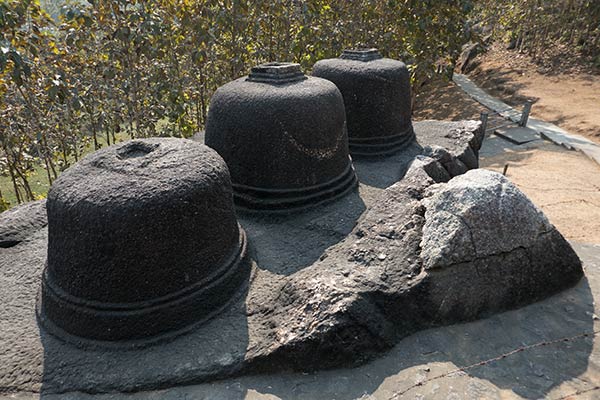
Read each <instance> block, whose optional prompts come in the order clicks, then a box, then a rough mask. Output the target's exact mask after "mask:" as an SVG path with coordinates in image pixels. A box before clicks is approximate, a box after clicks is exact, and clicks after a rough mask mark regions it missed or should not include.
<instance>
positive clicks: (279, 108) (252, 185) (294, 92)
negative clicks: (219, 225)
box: [205, 67, 356, 211]
mask: <svg viewBox="0 0 600 400" xmlns="http://www.w3.org/2000/svg"><path fill="white" fill-rule="evenodd" d="M273 68H275V69H277V68H279V67H273ZM266 70H268V67H266ZM252 80H253V79H252V77H250V78H247V77H243V78H240V79H237V80H235V81H233V82H229V83H227V84H226V85H224V86H222V87H220V88H219V89H217V91H216V92H215V94H214V95H213V97H212V99H211V103H210V108H209V113H208V118H207V123H206V133H205V141H206V144H207V145H208V146H210V147H212V148H213V149H215V150H216V151H217V152H218V153H219V154H220V155H221V156H222V157H223V159H224V160H225V162H226V163H227V165H228V167H229V171H230V173H231V179H232V182H233V188H234V197H235V202H236V204H237V205H238V206H240V207H242V208H247V209H256V210H264V211H267V210H271V211H279V210H290V209H299V208H304V207H306V206H312V205H315V204H318V203H321V202H323V201H326V200H331V199H334V198H338V197H340V196H342V195H344V194H346V193H347V192H348V191H349V190H351V189H353V188H354V187H355V186H356V177H355V173H354V170H353V168H352V163H351V161H350V158H349V155H348V136H347V132H346V124H345V115H344V102H343V100H342V96H341V94H340V92H339V90H338V89H337V88H336V86H335V85H334V84H333V83H331V82H329V81H327V80H325V79H320V78H314V77H308V78H307V79H303V80H300V81H295V82H288V83H285V84H279V83H277V82H275V83H268V82H266V81H265V82H254V81H252Z"/></svg>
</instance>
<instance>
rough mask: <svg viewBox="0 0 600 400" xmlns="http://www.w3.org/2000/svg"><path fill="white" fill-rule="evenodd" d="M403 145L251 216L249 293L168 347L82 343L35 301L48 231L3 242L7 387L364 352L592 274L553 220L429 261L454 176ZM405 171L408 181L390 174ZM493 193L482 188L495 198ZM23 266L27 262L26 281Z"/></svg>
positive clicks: (86, 383)
mask: <svg viewBox="0 0 600 400" xmlns="http://www.w3.org/2000/svg"><path fill="white" fill-rule="evenodd" d="M467 133H468V132H465V133H464V134H465V135H466V134H467ZM431 143H432V144H433V143H435V141H433V142H431ZM411 149H412V147H411ZM414 150H415V151H417V153H416V154H418V150H419V149H418V148H416V149H414ZM405 156H406V155H405V154H404V153H400V155H398V156H396V157H388V158H384V159H382V160H379V161H378V162H376V163H373V162H372V161H369V162H366V161H358V162H356V168H357V170H358V173H359V176H361V174H363V173H364V172H365V171H368V172H369V182H370V184H369V185H367V184H363V185H361V188H360V192H359V193H352V194H351V195H349V196H346V197H344V198H342V199H340V200H339V202H335V203H330V204H328V205H326V206H323V207H319V208H317V209H313V210H310V211H307V212H305V213H303V214H300V215H293V216H289V215H286V216H268V217H262V216H257V215H254V214H252V215H244V216H242V218H241V223H242V225H243V226H244V227H245V229H246V231H247V232H248V236H249V237H250V240H251V242H252V243H253V258H254V260H255V261H256V263H257V265H256V268H255V270H254V274H253V279H252V280H251V282H250V286H249V288H248V291H247V293H246V294H245V296H244V297H243V298H240V299H239V301H237V302H236V303H235V304H234V305H233V306H232V307H231V308H228V309H227V310H226V311H225V312H223V313H222V314H219V315H218V316H216V317H215V318H213V319H211V320H210V321H207V323H206V324H203V325H201V326H199V327H198V329H195V330H192V331H190V332H189V333H187V334H185V335H182V336H180V337H178V338H176V339H175V340H173V341H171V342H167V343H163V344H161V345H158V346H152V347H147V348H142V349H138V350H136V351H126V352H124V351H100V350H93V351H92V350H83V349H80V348H78V347H76V346H72V345H70V344H67V343H63V342H61V341H60V340H58V339H56V338H54V337H52V336H50V335H47V334H45V333H44V331H43V330H42V332H39V331H38V327H37V325H36V323H35V319H34V318H32V314H33V311H32V310H31V309H32V308H33V302H34V300H33V299H34V297H35V289H36V287H37V280H38V279H39V273H38V272H36V271H41V268H42V264H43V260H44V255H43V245H44V244H45V243H46V241H45V240H46V237H45V236H44V235H45V233H44V232H43V230H42V231H41V232H39V234H38V236H39V237H38V238H37V239H36V242H35V243H34V242H33V241H32V242H26V243H21V244H19V245H17V246H15V247H14V248H12V249H7V250H8V252H5V253H2V252H0V284H1V285H2V287H3V288H6V290H8V292H9V293H10V294H11V296H12V297H11V301H10V302H9V303H7V304H4V303H2V304H0V316H1V317H2V320H3V321H7V322H8V323H7V324H5V326H7V328H6V330H7V332H6V335H0V348H4V349H6V351H5V352H4V353H1V352H0V372H3V373H0V388H5V389H4V390H5V391H18V390H23V391H25V390H30V391H31V390H34V391H35V390H40V384H41V382H42V381H43V382H44V388H43V390H44V391H45V392H46V393H61V392H64V391H84V392H110V391H113V392H114V391H142V390H147V389H153V388H154V389H156V388H165V387H169V386H175V385H181V384H187V383H192V382H203V381H211V380H216V379H220V378H223V377H226V376H236V375H241V374H256V373H258V372H260V371H264V372H274V373H280V372H281V371H286V370H290V369H294V370H301V371H307V370H313V369H319V368H325V367H334V366H342V365H354V364H358V363H362V362H364V361H366V360H369V359H371V358H372V357H374V356H375V355H377V354H379V353H380V352H382V351H385V350H386V349H388V348H390V347H391V346H392V345H393V344H395V343H397V342H398V340H400V339H401V338H403V337H405V336H407V335H410V334H411V333H413V332H415V331H418V330H421V329H427V328H430V327H433V326H436V325H442V324H453V323H456V322H460V321H466V320H472V319H476V318H480V317H482V316H487V315H489V314H492V313H496V312H500V311H504V310H507V309H509V308H513V307H518V306H521V305H524V304H528V303H531V302H533V301H536V300H539V299H542V298H544V297H546V296H549V295H551V294H554V293H556V292H557V291H559V290H562V289H565V288H567V287H569V286H571V285H573V284H574V283H576V282H577V280H579V278H580V277H581V276H582V268H581V263H580V261H579V260H578V258H577V256H576V255H575V253H574V252H573V251H572V249H571V247H570V245H569V244H568V243H567V242H566V241H565V240H564V238H562V236H561V235H560V233H558V232H557V231H556V230H555V229H552V230H551V231H550V232H548V233H546V234H542V235H540V236H538V237H537V239H536V240H535V241H533V242H532V243H531V246H530V247H519V248H517V249H515V250H513V251H509V252H506V253H500V254H494V255H490V256H484V257H481V258H476V259H472V260H467V259H465V260H462V262H459V263H456V264H453V265H449V266H447V267H444V268H433V269H425V267H424V261H423V259H422V253H427V252H430V251H431V249H429V248H421V241H422V238H423V228H424V226H425V225H426V224H427V219H426V213H427V209H426V207H425V202H426V201H427V200H428V199H429V197H427V196H428V195H430V194H431V193H432V191H431V190H430V189H429V188H430V187H432V186H434V187H436V188H437V190H442V188H443V187H444V186H445V185H446V184H442V185H440V186H436V182H443V181H444V180H447V179H448V178H449V176H448V175H446V174H445V173H444V172H443V171H446V170H445V168H443V167H442V165H441V163H439V162H438V161H436V160H433V159H431V158H427V157H417V158H416V159H413V158H412V157H406V159H404V158H403V157H405ZM374 169H375V170H376V169H380V171H381V172H382V173H380V174H379V175H378V174H376V173H372V172H373V170H374ZM383 171H385V172H386V173H385V174H384V173H383ZM390 171H391V172H390ZM387 172H389V173H387ZM446 172H447V171H446ZM396 174H397V176H398V177H399V178H398V179H400V181H399V182H396V183H395V184H392V185H390V184H389V179H390V176H395V175H396ZM363 176H364V175H363ZM400 177H401V178H400ZM378 179H379V180H378ZM382 188H385V189H382ZM492 195H493V194H492V193H490V192H487V191H483V192H482V194H481V195H480V196H479V195H478V196H477V198H481V200H482V201H483V202H488V201H490V199H489V197H490V196H492ZM507 207H508V206H507ZM17 252H18V253H17ZM25 266H29V267H28V268H25ZM15 270H16V271H27V273H26V274H24V276H23V275H21V278H22V281H18V280H16V277H19V276H20V275H19V274H15V273H14V271H15ZM5 271H7V272H5ZM17 293H18V296H20V298H21V301H20V302H19V300H18V298H17ZM28 310H29V311H28ZM5 371H7V372H5ZM6 388H8V390H7V389H6ZM15 388H16V389H15Z"/></svg>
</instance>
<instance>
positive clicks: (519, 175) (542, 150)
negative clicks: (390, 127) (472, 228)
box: [414, 82, 600, 243]
mask: <svg viewBox="0 0 600 400" xmlns="http://www.w3.org/2000/svg"><path fill="white" fill-rule="evenodd" d="M484 110H485V108H484V107H483V106H482V105H480V104H479V103H477V102H476V101H474V100H473V99H471V98H470V97H469V96H468V95H466V94H465V93H463V92H462V91H461V90H460V89H459V88H458V87H457V86H456V85H454V83H452V82H435V83H434V84H431V85H429V86H428V87H425V90H424V91H423V92H421V93H420V94H419V95H418V96H417V103H416V108H415V113H414V118H415V119H417V120H418V119H430V118H433V119H454V120H457V119H478V118H479V113H480V112H482V111H484ZM598 118H600V110H599V113H598ZM568 121H569V123H570V124H578V123H580V122H579V121H578V119H577V117H570V118H569V119H568ZM598 139H600V137H599V138H598ZM480 156H481V167H482V168H487V169H490V170H494V171H498V172H502V171H503V169H504V166H505V165H506V164H508V165H509V166H508V172H507V176H508V177H509V178H510V179H511V180H512V181H513V182H514V183H515V184H516V185H517V186H518V187H519V188H520V189H521V190H522V191H523V192H524V193H525V194H527V196H529V198H530V199H531V200H533V202H534V203H535V204H536V205H537V206H538V207H540V208H541V209H542V210H543V211H544V213H545V214H546V216H547V217H548V218H549V219H550V221H551V222H552V223H553V224H554V225H555V226H556V227H557V228H558V229H559V230H560V232H561V233H562V234H563V235H564V236H565V237H566V238H567V239H569V240H573V241H578V242H584V243H600V166H598V165H597V164H595V163H594V162H592V161H590V160H589V159H588V158H587V157H585V156H583V155H582V154H580V153H577V152H575V151H569V150H566V149H564V148H562V147H559V146H556V145H554V144H552V143H550V142H547V141H543V140H539V141H536V142H532V143H530V144H528V145H522V146H516V145H513V144H511V143H510V142H507V141H505V140H503V139H500V138H499V137H497V136H495V135H489V136H488V137H487V138H486V141H485V142H484V148H483V149H482V152H481V155H480Z"/></svg>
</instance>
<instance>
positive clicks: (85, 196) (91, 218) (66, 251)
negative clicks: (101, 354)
mask: <svg viewBox="0 0 600 400" xmlns="http://www.w3.org/2000/svg"><path fill="white" fill-rule="evenodd" d="M47 211H48V262H47V267H46V270H45V272H44V279H43V285H42V297H41V302H40V310H41V313H40V317H41V319H42V321H44V323H45V325H46V326H47V327H48V328H49V329H51V330H52V331H55V333H57V334H62V332H61V330H64V331H66V333H68V334H71V335H75V336H81V337H84V338H89V339H94V340H103V341H104V340H105V341H128V340H138V339H140V340H141V339H147V338H150V337H154V336H160V335H162V334H163V333H166V332H171V331H177V330H180V329H183V328H184V327H186V326H188V325H190V324H192V323H196V322H199V321H200V320H202V319H204V318H206V317H208V316H210V315H212V314H214V313H215V312H217V311H218V310H219V309H220V308H221V307H222V306H223V305H224V304H226V303H227V302H228V301H229V300H230V298H231V297H233V296H234V293H235V291H236V289H237V288H238V286H240V285H241V284H242V282H243V281H244V276H247V270H248V269H247V268H244V267H243V265H244V262H243V259H244V257H245V236H244V234H243V231H240V230H239V228H238V224H237V220H236V216H235V212H234V209H233V201H232V190H231V183H230V179H229V174H228V171H227V167H226V165H225V163H224V161H223V160H222V159H221V158H220V157H219V155H218V154H217V153H216V152H215V151H213V150H211V149H209V148H208V147H206V146H203V145H200V144H197V143H194V142H192V141H189V140H183V139H144V140H133V141H129V142H126V143H121V144H117V145H113V146H110V147H108V148H105V149H103V150H100V151H97V152H95V153H93V154H91V155H89V156H87V157H85V158H84V159H83V160H81V161H80V162H79V163H77V164H75V165H74V166H72V167H71V168H69V169H68V170H67V171H65V172H64V173H63V174H62V175H61V176H60V177H59V178H58V179H57V180H56V182H55V183H54V184H53V185H52V188H51V189H50V192H49V193H48V201H47ZM54 325H56V328H58V329H54V328H55V327H54Z"/></svg>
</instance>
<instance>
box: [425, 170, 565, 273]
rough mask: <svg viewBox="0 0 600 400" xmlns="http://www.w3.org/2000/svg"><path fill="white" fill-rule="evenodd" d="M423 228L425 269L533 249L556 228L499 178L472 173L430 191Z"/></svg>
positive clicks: (523, 197)
mask: <svg viewBox="0 0 600 400" xmlns="http://www.w3.org/2000/svg"><path fill="white" fill-rule="evenodd" d="M429 190H430V192H431V193H433V194H432V195H431V197H429V198H427V199H426V200H425V201H424V202H423V205H424V206H425V208H426V209H427V212H426V214H425V218H426V221H427V222H426V223H425V226H424V227H423V239H422V241H421V247H422V248H423V251H422V252H421V257H422V258H423V263H424V267H425V269H432V268H442V267H447V266H449V265H453V264H457V263H461V262H467V261H472V260H477V259H480V258H484V257H488V256H492V255H497V254H502V253H509V252H511V251H515V250H517V249H518V248H531V247H532V246H533V245H534V243H535V242H536V241H537V240H538V239H539V237H540V236H543V235H546V234H547V233H549V232H550V231H551V230H552V229H554V228H553V227H552V225H550V223H549V222H548V219H547V218H546V217H545V216H544V214H543V213H542V212H541V211H540V210H539V209H538V208H537V207H536V206H535V205H534V204H533V203H532V202H531V201H530V200H529V199H528V198H527V197H525V195H524V194H523V193H522V192H521V191H520V190H519V189H517V188H516V187H515V186H514V185H513V184H512V183H511V182H510V181H509V180H508V179H506V178H505V177H504V176H502V175H501V174H498V173H495V172H491V171H487V170H472V171H468V172H467V173H465V174H464V175H461V176H458V177H456V178H453V179H452V180H451V181H450V182H448V183H447V184H444V185H435V186H432V187H431V188H430V189H429Z"/></svg>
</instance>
